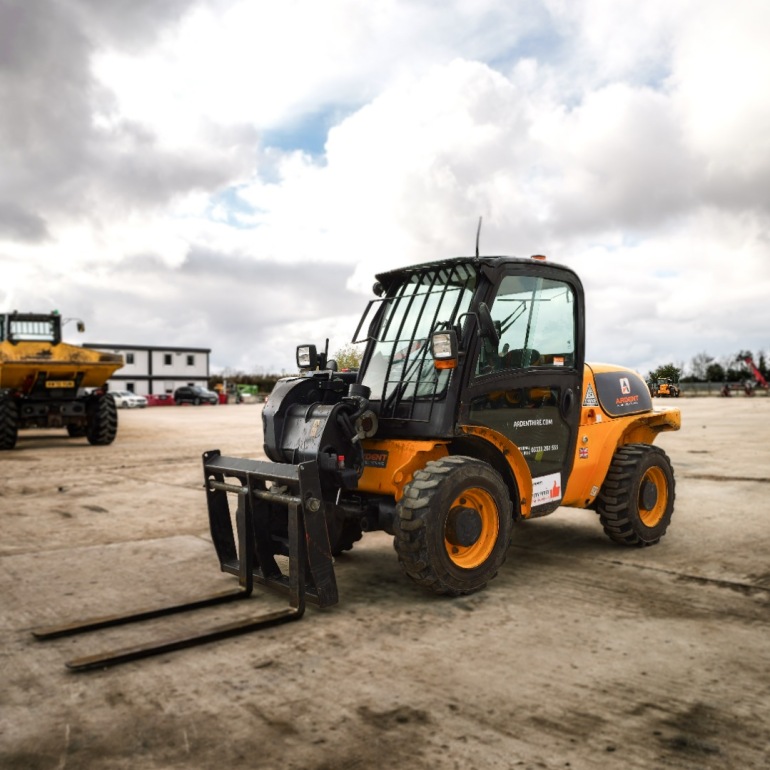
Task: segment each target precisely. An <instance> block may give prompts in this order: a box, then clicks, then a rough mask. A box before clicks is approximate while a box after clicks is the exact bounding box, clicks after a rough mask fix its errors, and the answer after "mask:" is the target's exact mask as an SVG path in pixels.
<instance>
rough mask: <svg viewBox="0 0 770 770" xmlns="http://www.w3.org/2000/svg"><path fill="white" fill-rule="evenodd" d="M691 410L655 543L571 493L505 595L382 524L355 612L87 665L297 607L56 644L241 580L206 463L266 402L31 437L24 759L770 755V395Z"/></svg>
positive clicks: (18, 704) (505, 584)
mask: <svg viewBox="0 0 770 770" xmlns="http://www.w3.org/2000/svg"><path fill="white" fill-rule="evenodd" d="M658 403H659V404H663V403H665V402H658ZM675 405H676V406H678V407H680V408H681V410H682V412H683V430H682V431H680V432H679V433H676V434H668V435H664V436H662V437H661V439H660V441H659V443H660V445H661V446H662V447H663V448H664V449H665V450H666V451H667V452H668V454H669V455H670V457H671V459H672V462H673V465H674V468H675V472H676V479H677V500H676V510H675V513H674V518H673V522H672V525H671V527H670V529H669V532H668V534H667V535H666V537H665V538H664V539H663V540H662V541H661V543H660V544H659V545H657V546H655V547H653V548H647V549H643V550H637V549H625V548H622V547H620V546H616V545H614V544H613V543H611V542H610V541H609V540H608V539H607V538H606V536H605V535H604V534H603V532H602V530H601V527H600V525H599V521H598V517H597V516H596V514H594V513H592V512H590V511H572V510H568V509H560V510H559V511H557V512H556V513H555V514H553V515H552V516H549V517H546V518H543V519H539V520H535V521H531V522H526V523H524V524H522V525H520V526H519V527H518V528H517V530H516V534H515V537H514V544H513V545H512V547H511V549H510V552H509V557H508V561H507V563H506V565H505V566H504V567H503V569H502V570H501V572H500V574H499V575H498V577H497V579H496V580H494V581H493V582H492V583H491V584H490V585H489V587H488V588H487V589H486V590H484V591H482V592H480V593H478V594H474V595H472V596H469V597H465V598H461V599H442V598H438V597H435V596H433V595H429V594H426V593H424V592H423V591H421V590H420V589H418V588H417V587H415V586H414V585H412V584H411V583H410V581H409V580H408V579H407V578H406V577H405V576H404V575H403V573H402V571H401V569H400V567H399V565H398V562H397V558H396V554H395V552H394V550H393V547H392V543H391V538H390V537H388V536H386V535H384V534H382V533H375V534H370V535H365V536H364V539H363V540H362V541H361V542H360V543H358V544H357V545H356V547H355V548H354V549H353V551H352V552H350V553H349V554H346V555H344V556H343V557H340V558H339V559H337V564H336V570H337V575H338V581H339V586H340V595H341V603H340V604H339V605H338V606H336V607H334V608H332V609H330V610H325V611H318V610H315V609H313V608H310V609H309V610H308V612H307V614H306V616H305V618H304V619H303V620H302V621H300V622H299V623H295V624H289V625H285V626H281V627H277V628H273V629H270V630H266V631H262V632H260V633H257V634H252V635H247V636H243V637H238V638H233V639H228V640H224V641H219V642H216V643H212V644H209V645H207V646H204V647H198V648H195V649H189V650H184V651H180V652H175V653H173V654H167V655H163V656H161V657H158V658H151V659H147V660H142V661H137V662H133V663H129V664H126V665H123V666H119V667H116V668H112V669H105V670H97V671H94V672H89V673H83V674H74V673H71V672H69V671H68V670H67V669H66V668H65V667H64V662H65V660H68V659H69V658H72V657H77V656H80V655H85V654H88V653H90V652H93V651H95V650H100V649H106V648H109V647H115V646H124V645H126V644H132V643H136V642H138V641H141V640H146V639H151V638H154V637H164V636H169V635H173V634H177V633H179V632H180V630H182V629H190V628H194V627H199V626H207V625H210V624H213V623H216V622H229V621H231V620H235V619H239V618H243V617H246V616H248V615H249V614H251V613H257V612H262V611H264V608H266V607H278V606H281V602H280V600H279V599H277V598H274V597H266V596H264V595H261V594H260V595H259V597H258V598H254V599H250V600H249V601H246V602H240V603H238V604H237V605H231V606H226V607H221V608H218V609H210V610H205V611H201V612H199V613H196V614H194V615H193V616H191V617H182V616H176V617H174V618H165V619H161V620H155V621H151V622H148V623H146V624H143V625H142V626H141V627H138V628H118V629H112V630H105V631H101V632H97V633H94V634H91V635H89V636H87V637H81V638H74V639H72V638H67V639H61V640H56V641H50V642H39V641H36V640H35V639H33V637H32V636H31V634H30V630H31V629H32V628H35V627H38V626H41V625H46V624H50V623H54V622H56V621H58V620H62V619H72V618H78V617H87V616H91V615H99V614H106V613H110V612H115V611H118V610H124V609H135V608H141V607H144V606H147V605H153V604H157V603H159V602H165V601H168V600H181V599H185V598H188V597H195V596H198V595H201V594H204V593H210V592H214V591H218V590H221V589H223V588H227V587H230V586H231V585H232V583H233V581H234V578H232V577H229V576H226V575H222V574H221V573H220V572H219V570H218V564H217V561H216V557H215V555H214V552H213V548H212V546H211V543H210V541H209V538H208V532H207V518H206V511H205V500H204V496H203V491H202V472H201V467H200V455H201V453H202V452H203V451H204V450H207V449H212V448H219V449H221V450H222V452H223V453H224V454H228V455H234V456H255V457H256V456H259V455H260V449H259V448H260V447H261V427H260V425H261V421H260V409H261V407H260V406H257V405H237V406H236V405H227V406H216V407H199V408H194V407H184V408H160V407H158V408H151V409H145V410H137V411H121V413H120V422H121V425H120V430H119V434H118V439H117V440H116V442H115V443H114V444H113V445H111V446H109V447H91V446H89V445H88V444H87V443H86V442H85V440H83V439H67V438H66V437H65V435H64V432H63V431H28V432H23V433H22V434H21V437H20V440H19V444H18V447H17V449H16V450H14V451H12V452H3V453H2V454H0V472H1V473H2V476H1V478H2V485H1V486H0V662H1V663H2V669H1V670H2V677H1V678H0V768H3V770H64V769H65V768H67V769H68V770H72V769H73V768H74V769H80V768H86V769H88V770H91V769H92V768H94V769H95V768H99V770H102V769H105V770H107V769H109V770H123V769H125V770H128V769H129V768H130V769H131V770H166V769H167V768H201V769H203V768H206V769H208V768H211V769H212V770H213V769H214V768H217V769H219V768H224V767H227V768H233V769H238V768H284V769H286V770H299V769H300V768H302V769H305V768H307V769H308V770H311V769H312V770H332V769H335V770H338V769H339V770H344V769H353V768H356V769H361V770H363V769H364V768H399V770H405V769H407V770H408V769H409V768H442V769H443V768H463V770H468V769H470V768H478V769H479V770H489V769H491V768H548V769H549V770H550V769H555V768H572V769H573V770H574V769H580V770H588V769H590V768H720V770H727V769H728V768H735V770H748V769H750V768H757V769H759V768H767V767H770V673H769V672H770V643H769V642H768V639H770V633H769V632H770V601H769V598H770V559H769V558H768V553H769V550H770V549H769V548H768V545H770V536H769V535H768V532H769V531H770V528H769V527H768V523H769V521H770V511H769V510H768V506H767V498H766V496H765V491H766V490H765V484H767V483H768V482H770V440H768V437H770V399H767V398H753V399H749V398H737V397H736V398H733V399H730V400H728V399H718V398H710V399H709V398H702V399H679V400H678V401H677V402H675Z"/></svg>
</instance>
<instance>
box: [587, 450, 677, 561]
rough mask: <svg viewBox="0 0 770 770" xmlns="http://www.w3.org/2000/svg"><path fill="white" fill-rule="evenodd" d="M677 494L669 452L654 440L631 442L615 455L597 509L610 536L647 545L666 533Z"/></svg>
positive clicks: (623, 543) (622, 541)
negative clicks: (639, 442)
mask: <svg viewBox="0 0 770 770" xmlns="http://www.w3.org/2000/svg"><path fill="white" fill-rule="evenodd" d="M674 498H675V483H674V471H673V469H672V467H671V461H670V460H669V459H668V455H666V453H665V452H664V451H663V450H662V449H661V448H660V447H656V446H652V445H650V444H627V445H626V446H624V447H621V448H620V449H618V451H617V452H615V455H614V457H613V458H612V463H611V464H610V469H609V471H608V472H607V478H606V479H605V480H604V485H603V486H602V488H601V491H600V492H599V497H598V502H597V505H596V510H597V512H598V514H599V518H600V519H601V522H602V526H603V527H604V531H605V532H606V534H607V536H608V537H609V538H610V540H614V541H615V542H616V543H620V544H621V545H629V546H638V547H640V548H643V547H644V546H648V545H655V544H656V543H657V542H659V541H660V539H661V538H662V537H663V535H665V534H666V530H667V529H668V525H669V523H670V522H671V515H672V513H673V512H674Z"/></svg>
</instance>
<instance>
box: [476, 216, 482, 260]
mask: <svg viewBox="0 0 770 770" xmlns="http://www.w3.org/2000/svg"><path fill="white" fill-rule="evenodd" d="M480 237H481V217H479V226H478V227H477V228H476V259H478V257H479V238H480Z"/></svg>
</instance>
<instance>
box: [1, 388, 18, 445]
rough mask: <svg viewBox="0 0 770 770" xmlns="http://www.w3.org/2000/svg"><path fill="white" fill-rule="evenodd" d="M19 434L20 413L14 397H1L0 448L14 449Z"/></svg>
mask: <svg viewBox="0 0 770 770" xmlns="http://www.w3.org/2000/svg"><path fill="white" fill-rule="evenodd" d="M18 435H19V413H18V411H17V409H16V403H15V402H14V400H13V399H12V398H0V449H13V448H14V447H15V446H16V438H17V437H18Z"/></svg>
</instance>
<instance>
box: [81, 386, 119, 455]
mask: <svg viewBox="0 0 770 770" xmlns="http://www.w3.org/2000/svg"><path fill="white" fill-rule="evenodd" d="M87 412H88V427H87V428H86V437H87V438H88V443H89V444H95V445H98V446H104V445H105V444H111V443H112V442H113V441H114V440H115V434H116V433H117V432H118V409H117V407H116V406H115V399H113V397H112V396H111V395H110V394H109V393H106V394H104V395H102V396H98V397H97V398H95V399H93V400H92V401H91V403H90V404H89V405H88V408H87Z"/></svg>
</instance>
